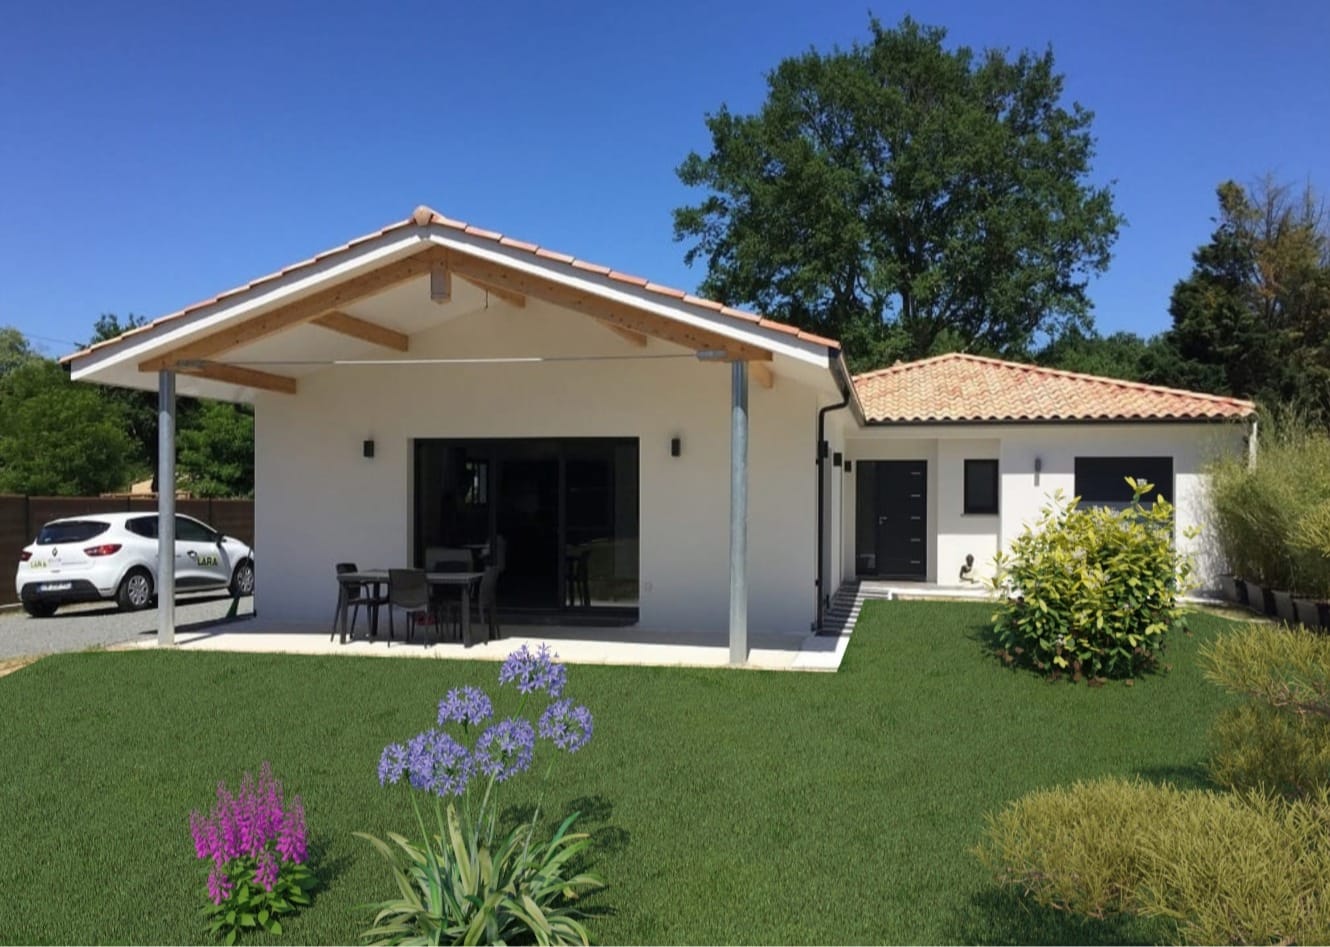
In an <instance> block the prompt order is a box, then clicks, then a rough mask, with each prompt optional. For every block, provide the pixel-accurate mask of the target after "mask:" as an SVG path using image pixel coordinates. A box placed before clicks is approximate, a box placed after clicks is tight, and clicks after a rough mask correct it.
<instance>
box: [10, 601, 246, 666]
mask: <svg viewBox="0 0 1330 947" xmlns="http://www.w3.org/2000/svg"><path fill="white" fill-rule="evenodd" d="M230 610H231V596H229V595H226V594H222V595H215V594H197V595H192V596H185V597H183V598H180V599H177V600H176V605H175V622H176V628H177V629H178V630H180V629H184V628H187V627H188V626H191V625H199V624H206V623H207V622H212V621H217V620H218V619H219V618H225V617H226V614H227V612H229V611H230ZM253 610H254V600H253V599H252V598H244V599H241V600H240V610H239V612H238V614H240V615H249V614H252V612H253ZM156 634H157V610H156V609H153V608H150V609H147V610H145V611H141V612H120V611H116V608H115V606H114V605H106V604H100V603H93V604H89V605H67V606H65V607H64V608H61V609H60V611H58V612H56V614H55V617H53V618H30V617H28V615H27V614H25V613H24V612H23V611H21V610H14V611H4V612H0V658H16V657H21V656H24V655H36V654H49V653H50V652H53V651H82V650H83V649H84V648H91V647H93V646H95V645H109V644H118V643H119V642H121V641H130V640H132V639H135V638H151V637H153V636H155V635H156Z"/></svg>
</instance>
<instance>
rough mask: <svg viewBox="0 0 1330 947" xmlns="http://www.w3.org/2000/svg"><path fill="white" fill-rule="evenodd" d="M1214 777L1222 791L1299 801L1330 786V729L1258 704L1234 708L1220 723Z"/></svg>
mask: <svg viewBox="0 0 1330 947" xmlns="http://www.w3.org/2000/svg"><path fill="white" fill-rule="evenodd" d="M1211 739H1212V742H1213V744H1214V750H1213V755H1212V756H1211V758H1210V776H1211V778H1212V779H1213V780H1214V781H1215V782H1216V783H1217V784H1219V785H1220V786H1225V787H1227V788H1229V789H1236V790H1259V791H1265V792H1271V793H1274V794H1276V795H1280V796H1284V797H1286V798H1289V799H1297V798H1302V797H1304V796H1306V795H1307V794H1308V793H1310V792H1314V791H1316V790H1317V789H1319V788H1322V787H1325V786H1326V785H1327V783H1328V782H1330V778H1328V777H1330V726H1327V724H1326V722H1325V721H1324V720H1318V719H1316V718H1312V717H1300V716H1297V715H1294V714H1285V713H1280V712H1278V711H1275V710H1272V709H1270V708H1269V707H1262V706H1260V705H1258V704H1243V705H1241V706H1238V707H1232V708H1230V709H1228V710H1226V711H1224V712H1223V713H1222V714H1220V716H1219V719H1218V720H1217V721H1216V722H1215V725H1214V729H1213V731H1212V737H1211Z"/></svg>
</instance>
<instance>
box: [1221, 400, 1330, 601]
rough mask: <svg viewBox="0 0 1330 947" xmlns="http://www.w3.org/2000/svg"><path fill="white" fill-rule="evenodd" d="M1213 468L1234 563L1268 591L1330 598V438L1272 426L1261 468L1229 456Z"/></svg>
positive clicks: (1224, 541)
mask: <svg viewBox="0 0 1330 947" xmlns="http://www.w3.org/2000/svg"><path fill="white" fill-rule="evenodd" d="M1207 472H1208V473H1209V475H1210V503H1211V507H1212V515H1211V521H1212V522H1213V524H1214V527H1215V531H1216V534H1217V536H1218V539H1219V544H1220V547H1221V549H1222V550H1223V552H1224V556H1225V558H1226V559H1227V560H1228V565H1229V568H1230V569H1232V570H1233V572H1234V573H1235V574H1237V575H1239V576H1241V577H1243V578H1246V579H1249V580H1253V581H1255V582H1257V583H1259V584H1261V585H1263V586H1266V587H1267V588H1277V589H1287V590H1292V591H1295V592H1298V593H1300V594H1303V595H1308V596H1312V597H1316V598H1327V597H1330V435H1327V434H1326V433H1325V432H1323V431H1309V430H1307V429H1306V428H1304V427H1301V426H1299V425H1298V424H1296V423H1290V424H1285V425H1284V426H1281V427H1272V428H1271V430H1269V431H1267V433H1266V435H1265V436H1264V437H1263V438H1262V439H1261V442H1260V449H1259V450H1258V451H1257V462H1256V466H1255V467H1254V468H1251V469H1249V467H1248V464H1247V461H1246V459H1245V458H1243V459H1239V458H1235V457H1226V458H1222V459H1220V460H1217V461H1215V462H1214V463H1212V464H1211V465H1210V467H1209V468H1208V471H1207Z"/></svg>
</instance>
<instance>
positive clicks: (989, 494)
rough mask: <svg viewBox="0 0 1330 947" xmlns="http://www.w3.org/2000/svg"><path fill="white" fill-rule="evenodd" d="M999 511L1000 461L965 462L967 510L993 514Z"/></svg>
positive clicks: (967, 511)
mask: <svg viewBox="0 0 1330 947" xmlns="http://www.w3.org/2000/svg"><path fill="white" fill-rule="evenodd" d="M997 511H998V462H997V461H996V460H967V461H966V462H965V512H966V513H972V514H982V515H988V516H992V515H994V514H995V513H997Z"/></svg>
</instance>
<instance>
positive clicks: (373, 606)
mask: <svg viewBox="0 0 1330 947" xmlns="http://www.w3.org/2000/svg"><path fill="white" fill-rule="evenodd" d="M335 568H336V570H337V574H338V575H343V574H344V573H347V572H359V571H360V567H359V566H357V565H356V564H355V563H354V562H339V563H337V565H336V566H335ZM343 595H345V596H346V603H345V606H343V603H342V596H343ZM337 596H338V598H337V606H338V607H337V610H336V611H335V612H333V624H332V634H331V635H329V636H328V640H329V641H332V640H333V638H335V637H337V624H338V621H337V620H338V619H339V618H341V615H342V608H343V607H345V608H349V609H351V620H350V622H349V623H348V626H347V627H348V633H349V634H351V635H354V634H355V631H356V618H357V617H358V616H359V615H360V606H362V605H364V606H365V610H366V612H368V613H369V615H370V616H371V617H370V627H371V628H372V629H377V628H378V624H379V621H378V618H379V606H380V605H386V604H387V603H388V599H387V597H386V596H384V595H374V594H372V593H371V591H370V586H368V585H366V584H364V583H359V584H350V583H344V582H342V580H341V579H338V580H337Z"/></svg>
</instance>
